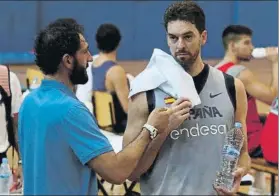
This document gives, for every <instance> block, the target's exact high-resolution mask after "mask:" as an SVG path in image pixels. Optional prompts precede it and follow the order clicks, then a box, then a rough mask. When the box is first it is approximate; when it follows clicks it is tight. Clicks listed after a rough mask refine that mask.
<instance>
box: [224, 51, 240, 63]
mask: <svg viewBox="0 0 279 196" xmlns="http://www.w3.org/2000/svg"><path fill="white" fill-rule="evenodd" d="M223 61H224V62H233V63H234V64H238V63H240V62H239V60H238V59H237V57H236V56H235V55H234V54H232V53H231V52H229V51H227V52H226V54H225V57H224V59H223Z"/></svg>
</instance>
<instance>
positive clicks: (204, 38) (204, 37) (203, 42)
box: [201, 30, 207, 46]
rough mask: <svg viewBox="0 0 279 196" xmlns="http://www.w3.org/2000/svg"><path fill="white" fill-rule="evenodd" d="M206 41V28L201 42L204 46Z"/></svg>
mask: <svg viewBox="0 0 279 196" xmlns="http://www.w3.org/2000/svg"><path fill="white" fill-rule="evenodd" d="M206 41H207V31H206V30H204V31H203V32H202V34H201V44H202V46H203V45H204V44H205V43H206Z"/></svg>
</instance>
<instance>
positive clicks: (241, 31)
mask: <svg viewBox="0 0 279 196" xmlns="http://www.w3.org/2000/svg"><path fill="white" fill-rule="evenodd" d="M241 35H248V36H252V35H253V31H252V30H251V29H250V28H248V27H246V26H243V25H229V26H227V27H226V28H225V29H224V31H223V33H222V41H223V46H224V48H225V50H227V49H228V44H229V42H230V41H238V40H239V39H240V36H241Z"/></svg>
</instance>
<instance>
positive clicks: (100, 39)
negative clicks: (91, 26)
mask: <svg viewBox="0 0 279 196" xmlns="http://www.w3.org/2000/svg"><path fill="white" fill-rule="evenodd" d="M95 40H96V42H97V48H98V49H99V50H100V51H102V52H105V53H109V52H112V51H114V50H115V49H116V48H117V47H118V45H119V43H120V41H121V34H120V31H119V29H118V28H117V27H116V26H115V25H114V24H108V23H107V24H102V25H100V26H99V28H98V29H97V33H96V35H95Z"/></svg>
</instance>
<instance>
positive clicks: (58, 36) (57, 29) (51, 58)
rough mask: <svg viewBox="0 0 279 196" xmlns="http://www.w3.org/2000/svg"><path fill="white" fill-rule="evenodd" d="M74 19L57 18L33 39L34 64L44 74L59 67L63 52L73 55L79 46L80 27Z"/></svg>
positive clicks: (51, 73) (51, 72)
mask: <svg viewBox="0 0 279 196" xmlns="http://www.w3.org/2000/svg"><path fill="white" fill-rule="evenodd" d="M73 21H75V20H74V19H58V20H56V21H54V22H52V23H50V24H49V25H48V26H47V27H46V28H45V29H43V30H42V31H40V33H39V34H38V36H37V37H36V40H35V46H34V48H35V56H36V60H35V61H36V64H37V65H38V66H39V67H40V69H41V70H42V72H43V73H44V74H46V75H48V74H49V75H53V74H55V73H56V72H57V71H58V69H59V64H60V62H61V60H62V57H63V55H64V54H69V55H71V56H74V55H75V54H76V52H77V51H78V50H79V48H80V36H79V34H81V32H82V29H83V28H82V27H81V26H80V25H79V24H78V23H76V22H73Z"/></svg>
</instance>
